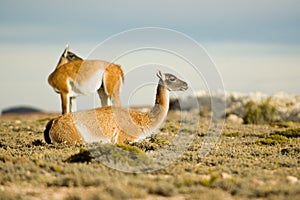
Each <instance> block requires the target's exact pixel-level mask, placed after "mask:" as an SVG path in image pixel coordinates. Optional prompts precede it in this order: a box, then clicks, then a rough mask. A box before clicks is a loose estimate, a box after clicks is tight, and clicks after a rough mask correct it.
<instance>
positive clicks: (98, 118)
mask: <svg viewBox="0 0 300 200" xmlns="http://www.w3.org/2000/svg"><path fill="white" fill-rule="evenodd" d="M157 76H158V78H159V81H158V85H157V89H156V98H155V105H154V106H153V107H152V108H151V110H150V111H149V112H139V111H137V110H133V109H124V108H121V107H117V106H105V107H101V108H97V109H91V110H85V111H80V112H74V113H68V114H66V115H61V116H59V117H57V118H55V119H52V120H50V121H49V122H48V124H47V125H46V129H45V131H44V138H45V140H46V142H47V143H66V144H76V143H84V142H86V143H90V142H111V143H117V144H122V143H124V142H126V141H137V140H140V139H143V138H145V137H149V136H150V135H151V134H153V133H155V131H156V130H157V129H159V127H160V125H161V124H162V123H163V121H164V120H165V118H166V116H167V113H168V110H169V92H170V91H184V90H187V88H188V85H187V83H186V82H184V81H182V80H180V79H179V78H177V77H176V76H174V75H172V74H168V73H161V72H160V71H159V72H158V73H157Z"/></svg>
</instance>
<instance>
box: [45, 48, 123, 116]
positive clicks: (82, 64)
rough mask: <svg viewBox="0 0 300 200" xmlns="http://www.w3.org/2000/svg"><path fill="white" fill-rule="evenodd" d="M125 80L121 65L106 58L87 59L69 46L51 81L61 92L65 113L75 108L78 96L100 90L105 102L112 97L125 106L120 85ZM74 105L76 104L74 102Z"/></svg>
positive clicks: (118, 104) (50, 77) (102, 101)
mask: <svg viewBox="0 0 300 200" xmlns="http://www.w3.org/2000/svg"><path fill="white" fill-rule="evenodd" d="M123 81H124V74H123V71H122V69H121V66H119V65H116V64H113V63H109V62H106V61H102V60H83V59H82V58H80V57H79V56H77V55H76V54H74V53H72V52H70V51H69V45H67V46H66V48H65V50H64V52H63V54H62V55H61V57H60V59H59V61H58V63H57V66H56V68H55V70H54V71H53V72H52V73H51V74H50V75H49V77H48V83H49V84H50V85H51V86H52V87H53V88H54V90H55V92H57V93H59V94H60V96H61V106H62V114H65V113H69V112H72V107H74V104H75V98H76V97H77V96H80V95H89V94H91V93H94V92H96V91H97V92H98V95H99V98H100V100H101V106H106V105H107V100H108V98H109V99H110V100H111V102H112V104H113V105H116V106H121V100H120V89H121V84H122V83H123ZM72 105H73V106H72Z"/></svg>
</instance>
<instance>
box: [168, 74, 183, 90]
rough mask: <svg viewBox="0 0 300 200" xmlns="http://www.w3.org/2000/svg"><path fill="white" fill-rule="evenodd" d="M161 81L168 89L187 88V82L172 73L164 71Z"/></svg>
mask: <svg viewBox="0 0 300 200" xmlns="http://www.w3.org/2000/svg"><path fill="white" fill-rule="evenodd" d="M163 82H164V85H165V86H166V87H167V88H168V90H169V91H184V90H187V89H188V84H187V83H186V82H184V81H183V80H180V79H179V78H177V77H176V76H174V75H173V74H168V73H165V74H164V80H163Z"/></svg>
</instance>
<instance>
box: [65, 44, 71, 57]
mask: <svg viewBox="0 0 300 200" xmlns="http://www.w3.org/2000/svg"><path fill="white" fill-rule="evenodd" d="M69 48H70V47H69V44H67V45H66V48H65V51H64V57H65V58H66V57H67V56H68V52H69Z"/></svg>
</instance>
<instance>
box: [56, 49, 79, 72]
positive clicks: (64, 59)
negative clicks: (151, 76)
mask: <svg viewBox="0 0 300 200" xmlns="http://www.w3.org/2000/svg"><path fill="white" fill-rule="evenodd" d="M69 48H70V47H69V44H67V45H66V48H65V50H64V52H63V53H62V55H61V56H60V59H59V61H58V63H57V65H56V68H58V67H60V66H62V65H63V64H66V63H68V62H72V61H75V60H82V58H80V57H79V56H77V55H76V54H75V53H72V52H71V51H69Z"/></svg>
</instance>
